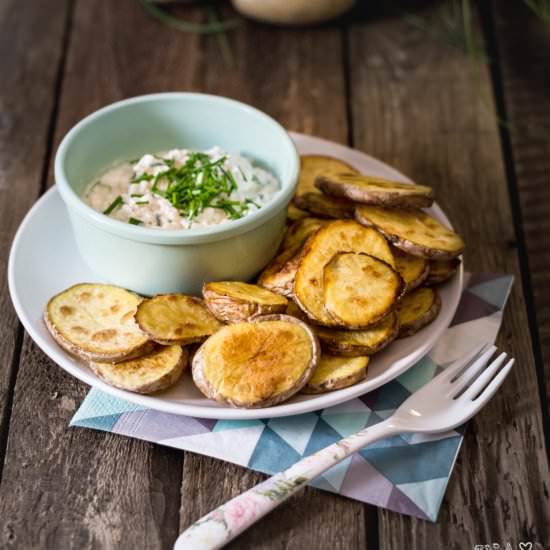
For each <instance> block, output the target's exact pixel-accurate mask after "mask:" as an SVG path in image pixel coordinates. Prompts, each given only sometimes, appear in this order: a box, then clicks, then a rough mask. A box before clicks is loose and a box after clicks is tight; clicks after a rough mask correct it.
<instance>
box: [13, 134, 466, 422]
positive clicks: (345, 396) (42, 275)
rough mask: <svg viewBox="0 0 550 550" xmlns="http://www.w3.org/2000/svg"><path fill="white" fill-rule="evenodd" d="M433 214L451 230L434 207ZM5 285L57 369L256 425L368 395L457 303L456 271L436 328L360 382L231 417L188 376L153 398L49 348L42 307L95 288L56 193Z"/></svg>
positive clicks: (23, 234)
mask: <svg viewBox="0 0 550 550" xmlns="http://www.w3.org/2000/svg"><path fill="white" fill-rule="evenodd" d="M293 138H294V140H295V141H296V144H297V146H298V149H299V151H300V153H301V154H325V155H331V156H334V157H337V158H340V159H342V160H344V161H347V162H349V163H350V164H352V165H353V166H355V167H356V168H357V169H358V170H360V171H361V172H364V173H369V174H373V175H379V176H385V177H388V178H394V179H398V180H403V181H409V180H407V178H406V177H405V176H403V174H400V173H399V172H397V171H396V170H394V169H393V168H391V167H389V166H387V165H386V164H383V163H382V162H380V161H378V160H376V159H374V158H372V157H369V156H368V155H365V154H364V153H361V152H359V151H356V150H353V149H350V148H348V147H345V146H342V145H338V144H336V143H332V142H329V141H325V140H322V139H318V138H314V137H310V136H305V135H301V134H293ZM431 211H432V213H433V214H434V215H435V217H437V218H438V219H439V220H440V221H441V222H443V223H444V224H446V225H448V226H450V223H449V220H448V219H447V218H446V216H445V214H443V212H442V211H441V209H440V208H439V207H438V206H434V207H433V208H432V209H431ZM8 280H9V288H10V293H11V298H12V301H13V304H14V306H15V309H16V311H17V314H18V315H19V318H20V319H21V322H22V323H23V326H24V327H25V329H26V330H27V332H28V333H29V334H30V336H31V338H32V339H33V340H34V341H35V342H36V343H37V344H38V346H39V347H40V348H41V349H42V350H43V351H44V352H45V353H46V354H47V355H48V356H49V357H50V358H51V359H52V360H53V361H55V362H56V363H57V364H58V365H59V366H60V367H62V368H63V369H65V370H66V371H67V372H69V373H70V374H72V375H73V376H76V377H77V378H78V379H80V380H82V381H83V382H85V383H86V384H89V385H90V386H94V387H97V388H99V389H101V390H102V391H105V392H107V393H110V394H113V395H115V396H117V397H120V398H122V399H126V400H127V401H131V402H133V403H136V404H138V405H142V406H144V407H148V408H151V409H157V410H160V411H165V412H169V413H175V414H184V415H189V416H196V417H202V418H218V419H246V418H248V419H254V418H272V417H277V416H288V415H294V414H301V413H305V412H310V411H314V410H318V409H323V408H325V407H330V406H331V405H336V404H338V403H342V402H344V401H347V400H349V399H352V398H354V397H357V396H359V395H362V394H364V393H366V392H368V391H371V390H373V389H375V388H377V387H379V386H381V385H382V384H385V383H386V382H389V381H390V380H393V379H394V378H395V377H397V376H398V375H400V374H401V373H403V372H404V371H405V370H407V369H408V368H409V367H411V366H412V365H413V364H414V363H415V362H416V361H418V360H419V359H420V358H421V357H423V356H424V355H425V354H426V353H427V352H428V351H429V350H430V349H431V348H432V347H433V345H434V344H435V342H436V341H437V339H438V338H439V336H440V335H441V334H442V333H443V331H444V330H445V329H446V328H447V327H448V326H449V323H450V322H451V319H452V317H453V315H454V312H455V310H456V307H457V305H458V301H459V299H460V291H461V288H462V269H461V270H460V272H459V273H458V274H457V275H456V276H455V277H454V278H453V279H452V280H451V281H449V282H448V283H446V284H445V285H443V286H441V287H440V289H439V290H440V293H441V299H442V309H441V313H440V315H439V317H438V318H437V319H436V321H435V322H433V323H432V324H431V325H429V326H428V327H426V328H425V329H423V330H422V331H420V332H419V333H418V334H416V335H414V336H412V337H409V338H404V339H401V340H397V341H396V342H394V343H393V344H392V345H391V346H390V347H389V348H387V349H386V350H384V351H382V352H381V353H379V354H377V355H376V356H375V357H374V358H373V359H372V362H371V363H370V364H369V369H368V377H367V379H366V380H365V381H363V382H361V383H360V384H356V385H355V386H352V387H350V388H345V389H342V390H337V391H334V392H330V393H326V394H321V395H296V396H294V397H293V398H292V399H290V400H289V401H286V402H284V403H282V404H280V405H277V406H275V407H268V408H265V409H232V408H229V407H225V406H222V405H219V404H217V403H216V402H214V401H211V400H209V399H207V398H205V397H204V396H203V395H202V394H201V393H200V392H199V391H198V390H197V389H196V388H195V386H194V384H193V382H192V380H191V377H190V375H189V373H186V374H185V375H184V376H183V378H182V380H181V381H180V382H179V383H178V384H177V385H176V386H174V387H173V388H171V389H169V390H166V391H162V392H157V393H156V394H154V395H138V394H135V393H131V392H127V391H123V390H119V389H117V388H113V387H112V386H109V385H107V384H106V383H105V382H103V381H102V380H100V379H99V378H98V377H97V376H96V375H95V374H94V373H93V372H92V371H91V370H90V369H89V368H88V367H87V366H86V365H84V364H82V363H80V362H78V361H77V360H75V359H74V358H73V357H72V356H70V355H68V354H67V353H65V352H64V351H63V350H62V349H61V348H60V347H59V346H58V345H57V344H56V343H55V341H54V340H53V339H52V338H51V337H50V335H49V333H48V331H47V330H46V327H45V326H44V323H43V322H42V311H43V309H44V307H45V305H46V303H47V301H48V300H49V299H50V298H51V296H53V295H54V294H56V293H58V292H60V291H61V290H63V289H65V288H67V287H69V286H71V285H73V284H75V283H79V282H98V281H100V279H99V278H98V276H97V275H95V274H94V273H93V271H91V270H90V268H89V267H88V266H87V265H86V264H84V262H83V261H82V259H81V258H80V256H79V254H78V252H77V249H76V245H75V242H74V239H73V236H72V231H71V227H70V224H69V219H68V216H67V213H66V210H65V205H64V204H63V202H62V200H61V198H60V196H59V194H58V192H57V191H56V189H55V188H52V189H50V190H49V191H48V192H47V193H46V194H45V195H44V196H43V197H42V198H41V199H40V200H39V201H38V202H37V203H36V204H35V205H34V207H33V208H32V209H31V210H30V212H29V213H28V214H27V216H26V217H25V219H24V220H23V222H22V224H21V226H20V228H19V231H18V232H17V235H16V237H15V240H14V242H13V245H12V249H11V253H10V259H9V267H8Z"/></svg>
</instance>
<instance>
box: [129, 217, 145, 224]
mask: <svg viewBox="0 0 550 550" xmlns="http://www.w3.org/2000/svg"><path fill="white" fill-rule="evenodd" d="M128 223H129V224H130V225H141V224H142V223H143V222H142V221H141V220H138V219H137V218H129V219H128Z"/></svg>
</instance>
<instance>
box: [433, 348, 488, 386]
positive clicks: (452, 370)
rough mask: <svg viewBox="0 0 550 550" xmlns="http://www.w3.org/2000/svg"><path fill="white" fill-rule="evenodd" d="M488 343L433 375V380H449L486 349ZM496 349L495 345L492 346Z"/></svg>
mask: <svg viewBox="0 0 550 550" xmlns="http://www.w3.org/2000/svg"><path fill="white" fill-rule="evenodd" d="M488 347H489V344H483V345H482V346H481V347H480V348H479V349H477V350H475V351H474V352H472V353H470V354H469V355H468V356H467V357H466V359H463V360H462V361H457V362H456V364H454V365H451V366H449V367H447V368H446V369H445V370H444V371H443V372H442V373H441V374H439V375H438V376H436V377H435V379H434V380H437V379H439V380H441V381H445V380H446V381H449V380H452V379H453V378H454V377H455V376H456V375H458V374H459V373H460V372H461V371H462V370H464V369H466V368H468V367H469V366H470V365H471V364H472V363H473V362H474V361H475V360H476V359H477V358H478V357H479V356H480V355H481V354H482V353H483V352H484V351H485V350H487V349H488ZM492 347H494V348H495V349H496V347H495V346H492Z"/></svg>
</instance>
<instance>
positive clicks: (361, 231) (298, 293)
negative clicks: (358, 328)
mask: <svg viewBox="0 0 550 550" xmlns="http://www.w3.org/2000/svg"><path fill="white" fill-rule="evenodd" d="M339 252H355V253H361V252H362V253H365V254H369V255H371V256H374V257H375V258H378V259H380V260H382V261H384V262H386V263H387V264H389V265H390V266H391V267H394V266H395V261H394V258H393V254H392V252H391V250H390V247H389V245H388V243H387V241H386V239H385V238H384V237H383V236H382V235H381V234H380V233H379V232H378V231H377V230H376V229H373V228H367V227H363V226H361V225H360V224H358V223H357V222H355V221H353V220H337V221H333V222H330V223H328V224H326V225H325V226H324V227H321V229H319V230H318V231H317V232H316V233H315V234H314V235H312V236H311V238H310V239H308V241H307V242H306V244H305V246H304V250H303V252H302V256H301V259H300V263H299V265H298V270H297V271H296V277H295V279H294V299H295V300H296V302H297V304H298V305H299V306H300V307H301V308H302V310H303V311H304V312H305V313H306V314H307V315H308V317H309V319H311V320H312V321H314V322H316V323H319V324H321V325H327V326H338V325H339V323H338V322H337V321H335V319H334V318H333V317H332V316H331V315H330V313H329V312H328V311H327V310H326V309H325V306H324V294H323V273H324V269H325V266H326V265H327V264H328V263H329V262H330V260H332V258H333V257H334V256H335V255H336V254H338V253H339Z"/></svg>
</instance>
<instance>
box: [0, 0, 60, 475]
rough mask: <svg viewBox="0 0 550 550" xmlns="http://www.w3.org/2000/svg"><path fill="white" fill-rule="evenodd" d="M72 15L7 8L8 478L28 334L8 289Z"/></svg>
mask: <svg viewBox="0 0 550 550" xmlns="http://www.w3.org/2000/svg"><path fill="white" fill-rule="evenodd" d="M67 15H68V1H64V0H59V1H54V2H51V3H49V2H46V1H40V2H36V3H34V4H33V7H31V6H30V5H27V6H25V7H23V6H21V5H20V4H19V2H17V1H16V0H13V1H6V2H2V3H1V4H0V52H2V54H1V56H0V75H1V77H0V78H1V80H2V84H1V85H0V89H1V91H0V94H1V96H0V159H1V161H0V237H1V238H0V311H1V312H2V314H1V315H0V364H1V367H0V479H1V477H2V464H3V459H4V449H5V445H6V438H7V433H8V424H9V418H10V410H11V404H12V391H13V384H14V382H15V375H16V372H17V365H18V361H19V353H20V350H21V339H22V334H23V332H22V328H21V327H20V325H19V322H18V321H17V317H16V315H15V313H14V311H13V308H12V306H11V303H10V298H9V294H8V289H7V264H8V253H9V249H10V244H11V241H12V239H13V236H14V234H15V230H16V229H17V226H18V225H19V223H20V221H21V219H22V218H23V216H24V214H25V213H26V212H27V210H28V209H29V208H30V207H31V206H32V204H33V202H34V201H35V200H36V199H37V198H38V196H39V194H40V189H41V186H42V181H43V171H44V166H45V163H46V162H47V158H46V156H47V154H48V153H47V152H48V142H49V139H50V129H51V124H52V116H53V115H54V114H55V106H56V101H57V99H56V92H57V89H56V86H57V80H58V73H59V67H60V64H61V62H62V57H63V46H64V38H65V34H66V29H65V27H66V23H65V22H66V19H67ZM7 52H9V55H7Z"/></svg>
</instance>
